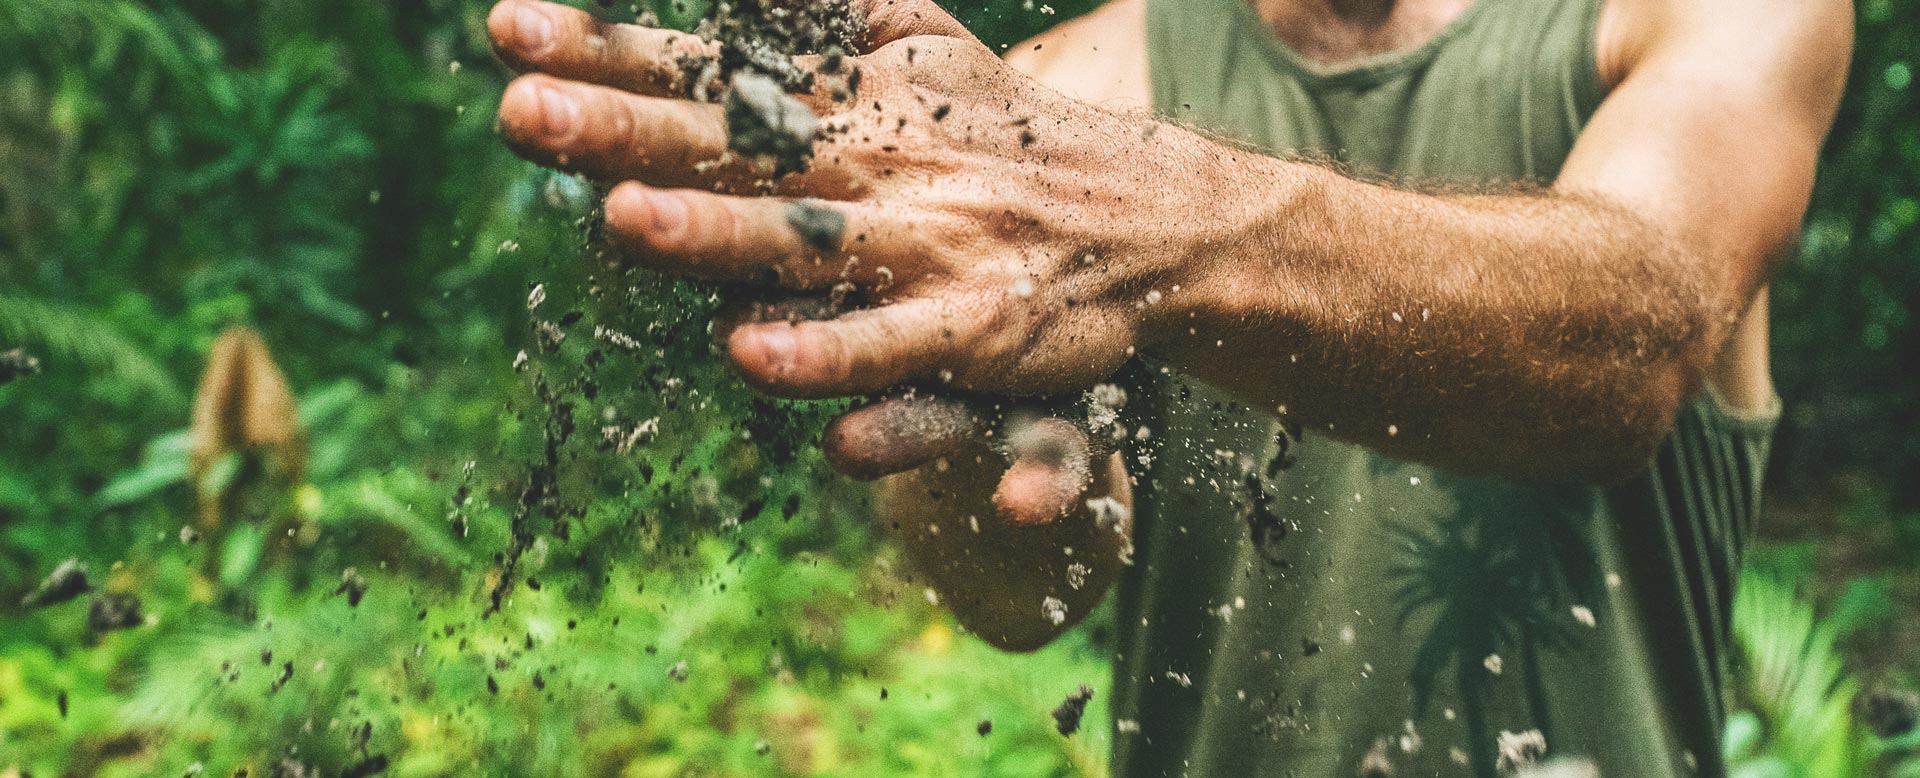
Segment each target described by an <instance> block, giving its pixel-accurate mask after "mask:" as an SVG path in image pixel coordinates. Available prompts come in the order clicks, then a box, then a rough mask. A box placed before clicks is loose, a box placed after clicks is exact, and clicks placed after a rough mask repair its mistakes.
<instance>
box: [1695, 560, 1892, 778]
mask: <svg viewBox="0 0 1920 778" xmlns="http://www.w3.org/2000/svg"><path fill="white" fill-rule="evenodd" d="M1796 578H1798V576H1797V575H1793V574H1786V575H1783V574H1782V572H1781V571H1780V570H1777V569H1770V568H1768V567H1750V568H1748V570H1747V571H1746V572H1745V573H1744V574H1743V575H1742V576H1741V579H1740V589H1739V593H1738V594H1737V595H1735V599H1734V611H1733V614H1734V616H1733V633H1734V640H1735V642H1736V643H1737V645H1738V647H1739V649H1740V653H1739V660H1738V661H1739V663H1740V667H1739V671H1740V672H1739V673H1738V676H1737V677H1739V678H1740V679H1741V681H1742V686H1741V688H1739V689H1737V690H1736V692H1735V696H1736V698H1737V699H1739V700H1740V701H1741V703H1742V705H1741V707H1739V708H1737V709H1736V710H1734V712H1733V713H1732V715H1731V716H1729V718H1728V721H1727V732H1726V741H1725V743H1724V748H1725V751H1726V755H1727V759H1728V762H1729V764H1730V765H1731V772H1732V774H1733V775H1734V776H1736V778H1850V777H1851V776H1860V775H1868V774H1874V775H1908V774H1912V773H1913V772H1914V771H1916V770H1920V751H1916V749H1915V746H1916V745H1920V738H1914V737H1906V738H1903V739H1900V740H1893V741H1888V740H1882V739H1880V738H1876V737H1874V736H1873V735H1872V734H1871V733H1869V732H1868V731H1866V729H1865V728H1864V727H1863V726H1862V725H1861V724H1859V723H1858V722H1856V721H1855V719H1854V713H1853V708H1854V700H1855V698H1856V696H1857V695H1858V694H1859V693H1860V691H1861V682H1860V681H1859V680H1858V679H1856V678H1855V677H1854V675H1853V674H1852V673H1851V672H1850V671H1849V670H1847V668H1846V667H1845V662H1844V661H1843V659H1842V657H1841V654H1840V651H1839V648H1838V643H1839V641H1840V639H1841V638H1842V637H1844V635H1845V633H1846V631H1847V628H1848V627H1849V626H1850V623H1852V620H1851V619H1850V618H1849V615H1850V611H1848V610H1847V609H1845V607H1844V606H1843V608H1842V609H1841V610H1840V611H1839V612H1837V613H1835V614H1832V615H1829V616H1828V617H1826V618H1820V617H1817V616H1815V614H1814V608H1813V606H1812V605H1811V604H1810V603H1808V602H1806V601H1804V600H1802V599H1801V597H1800V595H1799V593H1798V592H1797V591H1796V588H1795V586H1794V584H1793V583H1792V581H1793V580H1794V579H1796ZM1859 596H1860V595H1854V597H1856V598H1857V597H1859ZM1847 602H1849V600H1846V599H1843V600H1842V603H1847ZM1853 607H1855V608H1859V607H1862V606H1859V605H1854V606H1853ZM1868 607H1873V606H1868ZM1856 618H1857V617H1856ZM1870 766H1871V767H1873V769H1872V771H1871V773H1870V772H1869V768H1870Z"/></svg>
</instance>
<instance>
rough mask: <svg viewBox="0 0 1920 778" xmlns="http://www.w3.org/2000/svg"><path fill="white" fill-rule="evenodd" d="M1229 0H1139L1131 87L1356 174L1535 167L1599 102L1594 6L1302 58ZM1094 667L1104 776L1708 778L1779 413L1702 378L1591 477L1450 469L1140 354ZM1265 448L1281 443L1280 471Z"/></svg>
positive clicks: (1542, 172) (1510, 16)
mask: <svg viewBox="0 0 1920 778" xmlns="http://www.w3.org/2000/svg"><path fill="white" fill-rule="evenodd" d="M1247 2H1248V0H1148V16H1147V33H1148V51H1149V61H1150V72H1151V75H1152V80H1153V94H1154V100H1155V103H1156V107H1157V108H1158V109H1159V110H1160V111H1161V112H1163V113H1165V114H1168V115H1171V116H1173V117H1176V118H1178V119H1181V120H1185V121H1188V122H1191V123H1193V124H1197V125H1201V126H1204V127H1208V128H1211V129H1214V130H1217V131H1219V132H1222V133H1225V134H1228V135H1231V136H1236V137H1238V138H1240V139H1242V140H1245V141H1248V142H1251V143H1253V144H1256V145H1258V146H1260V147H1263V148H1266V149H1268V150H1271V151H1273V152H1276V153H1292V152H1310V153H1315V154H1321V155H1326V156H1330V157H1332V158H1334V159H1336V160H1338V161H1340V162H1341V163H1342V164H1344V165H1346V166H1348V167H1349V169H1350V170H1352V171H1354V172H1355V173H1356V174H1358V175H1364V176H1368V177H1387V178H1399V179H1408V180H1415V181H1422V182H1445V183H1452V184H1469V185H1471V184H1487V183H1495V182H1513V181H1529V182H1539V183H1550V182H1551V181H1552V179H1553V178H1554V176H1555V175H1556V174H1557V172H1558V171H1559V168H1560V165H1561V163H1562V162H1563V160H1564V159H1565V158H1566V156H1567V153H1568V151H1569V150H1570V149H1571V148H1572V147H1573V142H1574V138H1575V137H1576V136H1577V135H1578V134H1579V133H1580V130H1581V127H1582V126H1583V124H1584V123H1585V122H1586V120H1587V118H1588V117H1589V116H1590V115H1591V114H1592V112H1593V110H1594V109H1595V108H1596V106H1598V104H1599V102H1600V100H1601V99H1602V97H1603V96H1604V94H1603V92H1604V89H1603V87H1602V85H1601V83H1600V81H1599V77H1598V75H1597V73H1596V67H1595V61H1596V60H1595V55H1594V37H1595V24H1596V19H1597V17H1598V11H1599V5H1600V2H1601V0H1477V2H1476V4H1475V5H1474V6H1472V7H1471V8H1470V9H1469V10H1467V11H1466V12H1465V13H1464V14H1463V15H1461V16H1460V17H1459V18H1458V19H1457V20H1456V21H1454V22H1453V23H1452V24H1451V25H1450V26H1448V27H1447V28H1446V29H1445V30H1444V31H1442V32H1441V33H1439V34H1438V35H1437V36H1436V37H1435V38H1433V39H1432V40H1431V41H1430V42H1428V43H1426V44H1425V45H1423V46H1420V47H1419V48H1416V49H1413V50H1410V51H1406V52H1401V53H1396V54H1392V55H1388V56H1383V57H1377V58H1372V59H1369V60H1367V61H1364V62H1361V63H1359V64H1357V65H1353V66H1348V67H1341V68H1338V69H1335V70H1324V69H1321V68H1317V67H1315V66H1314V65H1313V64H1311V63H1310V62H1308V61H1306V60H1304V59H1302V58H1301V57H1299V56H1298V55H1296V54H1295V53H1294V52H1292V51H1291V50H1289V49H1288V48H1287V47H1286V46H1285V45H1284V44H1282V43H1280V42H1279V41H1278V40H1277V39H1276V38H1274V37H1273V36H1272V34H1271V32H1270V31H1269V28H1268V27H1267V26H1266V25H1265V24H1264V23H1263V22H1262V21H1261V19H1260V18H1259V17H1258V16H1257V15H1256V14H1255V13H1254V12H1253V10H1252V9H1251V8H1250V7H1249V6H1247V5H1246V3H1247ZM1155 380H1156V381H1157V382H1158V383H1159V384H1160V385H1159V386H1157V387H1155V390H1154V391H1153V392H1150V393H1149V394H1150V396H1152V397H1153V398H1155V401H1154V402H1153V403H1151V404H1152V405H1154V406H1156V407H1155V409H1154V410H1153V411H1151V412H1150V417H1151V418H1150V420H1149V422H1148V426H1149V427H1150V429H1151V433H1152V436H1151V443H1150V445H1148V446H1146V447H1145V448H1144V449H1143V450H1142V451H1139V452H1135V455H1136V456H1139V457H1141V458H1142V459H1143V460H1144V461H1146V462H1147V465H1148V469H1149V470H1150V477H1148V478H1146V479H1143V489H1142V493H1141V495H1140V519H1139V522H1138V524H1137V527H1136V549H1135V557H1134V558H1135V563H1134V565H1133V566H1132V568H1130V570H1129V572H1128V575H1127V577H1126V578H1125V579H1124V580H1123V582H1122V584H1121V590H1120V602H1119V606H1120V607H1119V608H1118V610H1117V613H1118V614H1119V615H1118V616H1117V617H1116V618H1117V620H1118V621H1119V624H1118V627H1119V638H1118V640H1119V645H1118V647H1117V651H1116V653H1117V656H1116V667H1115V679H1114V703H1113V704H1114V719H1115V733H1114V773H1115V775H1116V776H1120V777H1121V778H1172V777H1174V776H1192V777H1193V778H1216V777H1218V778H1228V777H1232V778H1238V777H1240V776H1251V777H1265V776H1299V777H1301V778H1323V777H1325V776H1340V777H1341V778H1345V777H1346V776H1355V775H1397V776H1489V777H1490V776H1497V775H1503V774H1507V773H1508V772H1509V771H1510V770H1511V769H1512V766H1513V765H1512V764H1511V762H1512V761H1513V760H1512V759H1511V758H1508V759H1505V760H1503V757H1502V755H1501V754H1502V750H1503V747H1504V748H1505V749H1506V750H1507V751H1510V752H1513V754H1518V755H1525V754H1527V753H1529V752H1530V751H1538V750H1539V747H1540V746H1541V745H1542V744H1544V750H1545V753H1546V754H1547V755H1548V756H1549V757H1554V758H1559V757H1565V758H1572V759H1585V760H1590V761H1591V762H1593V763H1594V764H1595V765H1597V766H1598V768H1599V770H1600V773H1601V775H1604V776H1609V777H1610V778H1664V777H1666V776H1690V775H1707V776H1715V775H1720V774H1722V773H1724V768H1723V766H1722V763H1721V757H1720V753H1719V747H1718V743H1719V733H1720V728H1721V719H1722V700H1721V697H1720V694H1721V691H1720V688H1721V687H1720V676H1721V672H1722V667H1723V665H1724V663H1725V658H1726V654H1727V652H1728V640H1729V638H1728V608H1729V606H1730V603H1731V601H1732V599H1731V596H1732V595H1731V587H1732V586H1733V578H1734V575H1735V572H1736V571H1737V570H1738V569H1739V566H1740V556H1741V551H1742V548H1743V547H1744V545H1745V543H1746V539H1747V538H1748V537H1749V535H1750V534H1751V531H1752V527H1753V522H1754V517H1755V512H1756V509H1757V501H1758V493H1759V486H1760V477H1761V474H1762V471H1763V467H1764V464H1765V460H1766V455H1767V449H1768V445H1769V442H1770V440H1771V435H1772V431H1773V427H1774V423H1775V421H1776V419H1777V411H1776V412H1774V413H1768V414H1763V415H1759V416H1742V415H1740V414H1738V413H1735V412H1732V411H1730V410H1729V409H1728V408H1727V407H1726V406H1724V405H1723V404H1722V403H1720V402H1718V401H1717V400H1716V399H1715V398H1714V397H1713V396H1712V395H1711V394H1703V395H1702V396H1701V397H1699V398H1697V399H1696V400H1695V401H1694V402H1692V403H1691V404H1690V405H1689V406H1688V407H1687V408H1686V409H1685V410H1684V411H1683V412H1682V413H1681V415H1680V417H1679V420H1678V424H1677V426H1676V427H1675V429H1674V431H1673V433H1672V435H1671V437H1670V438H1669V439H1668V440H1667V441H1666V442H1665V444H1664V445H1663V446H1662V447H1661V449H1660V450H1659V452H1658V454H1657V456H1656V457H1655V458H1654V460H1653V461H1652V462H1651V463H1650V465H1649V468H1648V469H1647V470H1646V471H1645V473H1644V474H1643V475H1641V476H1639V477H1638V478H1636V479H1635V480H1633V481H1632V482H1630V483H1627V484H1625V485H1622V486H1618V487H1612V488H1605V489H1602V488H1595V487H1589V486H1583V485H1577V484H1562V483H1540V482H1531V483H1529V482H1519V481H1510V480H1501V479H1491V478H1473V477H1466V476H1462V475H1456V474H1453V473H1449V472H1446V471H1444V470H1439V469H1436V468H1433V467H1427V466H1424V465H1419V464H1414V463H1409V462H1402V461H1397V460H1394V459H1391V458H1389V457H1386V456H1382V455H1378V454H1374V453H1372V452H1369V451H1367V450H1364V449H1361V448H1358V447H1356V446H1352V445H1348V444H1344V443H1339V442H1335V441H1332V440H1328V439H1326V438H1324V437H1320V436H1317V435H1314V434H1313V433H1312V432H1308V433H1306V434H1305V435H1304V436H1303V437H1301V438H1300V439H1299V440H1298V441H1297V442H1295V443H1293V444H1292V445H1291V446H1290V448H1291V451H1289V452H1287V454H1286V456H1282V454H1281V452H1280V450H1279V449H1280V448H1281V445H1280V443H1279V442H1280V441H1281V440H1283V439H1285V436H1283V435H1280V434H1278V433H1279V424H1278V423H1277V422H1276V420H1275V419H1274V418H1273V417H1271V416H1270V415H1267V414H1264V413H1261V412H1257V411H1252V410H1249V409H1248V408H1246V407H1244V406H1243V405H1241V404H1239V403H1236V402H1235V400H1234V398H1233V397H1231V396H1229V395H1227V394H1226V393H1224V392H1222V391H1220V390H1218V389H1216V388H1213V387H1210V386H1207V385H1205V384H1203V383H1201V382H1199V381H1197V380H1193V379H1189V378H1185V377H1182V376H1180V375H1178V374H1177V373H1174V374H1171V375H1165V374H1163V375H1162V376H1161V377H1159V378H1157V379H1155ZM1285 458H1292V459H1294V460H1295V463H1294V464H1293V465H1292V466H1291V467H1290V468H1286V469H1281V468H1280V465H1283V464H1285V463H1284V462H1283V461H1280V460H1282V459H1285Z"/></svg>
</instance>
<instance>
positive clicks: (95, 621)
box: [87, 592, 146, 633]
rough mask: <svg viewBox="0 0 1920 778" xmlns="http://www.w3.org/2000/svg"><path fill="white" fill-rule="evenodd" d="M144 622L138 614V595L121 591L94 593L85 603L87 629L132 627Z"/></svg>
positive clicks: (95, 631) (110, 629) (102, 629)
mask: <svg viewBox="0 0 1920 778" xmlns="http://www.w3.org/2000/svg"><path fill="white" fill-rule="evenodd" d="M144 623H146V619H145V617H143V616H141V615H140V596H139V595H136V594H127V593H122V592H108V593H104V594H96V595H94V597H93V600H92V602H89V603H88V604H87V629H88V630H91V631H93V632H94V633H102V632H113V631H115V630H122V629H132V628H134V627H138V626H140V625H141V624H144Z"/></svg>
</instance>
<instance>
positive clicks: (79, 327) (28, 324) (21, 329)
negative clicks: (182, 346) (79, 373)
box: [0, 295, 185, 408]
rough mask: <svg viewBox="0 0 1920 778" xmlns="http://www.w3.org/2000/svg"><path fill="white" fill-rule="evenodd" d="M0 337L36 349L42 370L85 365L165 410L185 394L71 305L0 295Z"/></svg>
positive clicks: (142, 354)
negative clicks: (40, 352) (41, 357)
mask: <svg viewBox="0 0 1920 778" xmlns="http://www.w3.org/2000/svg"><path fill="white" fill-rule="evenodd" d="M0 338H4V339H5V341H6V342H9V343H23V344H29V345H33V346H38V347H39V348H40V349H42V350H43V352H44V356H45V357H46V358H45V359H44V360H43V361H44V362H46V363H47V367H49V368H55V369H57V366H58V364H59V363H61V362H68V363H73V364H79V365H83V366H85V367H86V368H87V369H88V370H90V371H92V372H94V373H97V374H100V375H106V376H111V377H113V378H116V379H118V380H121V381H125V382H126V383H128V384H130V385H132V386H134V387H137V388H138V389H140V390H141V391H142V392H145V393H146V394H147V395H148V396H149V397H150V399H152V400H154V401H157V402H161V403H165V404H166V406H167V407H169V408H174V407H180V406H182V405H184V403H185V395H184V394H182V392H181V391H180V385H179V383H177V382H176V381H175V380H174V377H173V374H171V373H168V372H167V370H166V368H164V367H162V366H161V365H160V363H159V362H156V361H154V359H153V357H152V356H150V355H149V354H148V353H147V352H146V350H145V349H143V348H141V346H140V345H139V344H137V343H134V342H133V341H132V340H129V339H128V338H127V337H126V336H125V335H123V334H121V333H120V332H119V331H117V330H115V329H114V328H113V325H111V324H109V323H107V322H106V321H105V320H104V319H100V318H97V317H94V316H91V315H89V314H87V313H86V312H84V311H81V310H77V309H74V308H71V307H67V306H64V305H60V304H57V303H52V302H48V301H45V300H36V299H33V298H29V297H19V296H10V295H0Z"/></svg>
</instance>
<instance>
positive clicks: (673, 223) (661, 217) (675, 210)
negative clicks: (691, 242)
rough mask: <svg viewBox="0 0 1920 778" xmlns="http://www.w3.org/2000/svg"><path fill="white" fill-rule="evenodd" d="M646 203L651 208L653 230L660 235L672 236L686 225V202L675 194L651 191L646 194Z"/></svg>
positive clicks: (677, 233)
mask: <svg viewBox="0 0 1920 778" xmlns="http://www.w3.org/2000/svg"><path fill="white" fill-rule="evenodd" d="M647 204H648V205H651V206H652V210H653V232H654V234H655V235H658V236H660V237H672V236H677V235H679V234H680V232H681V231H682V230H685V229H686V227H687V202H686V201H685V200H682V199H680V198H679V197H677V196H675V195H670V194H665V193H652V194H649V195H647Z"/></svg>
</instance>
